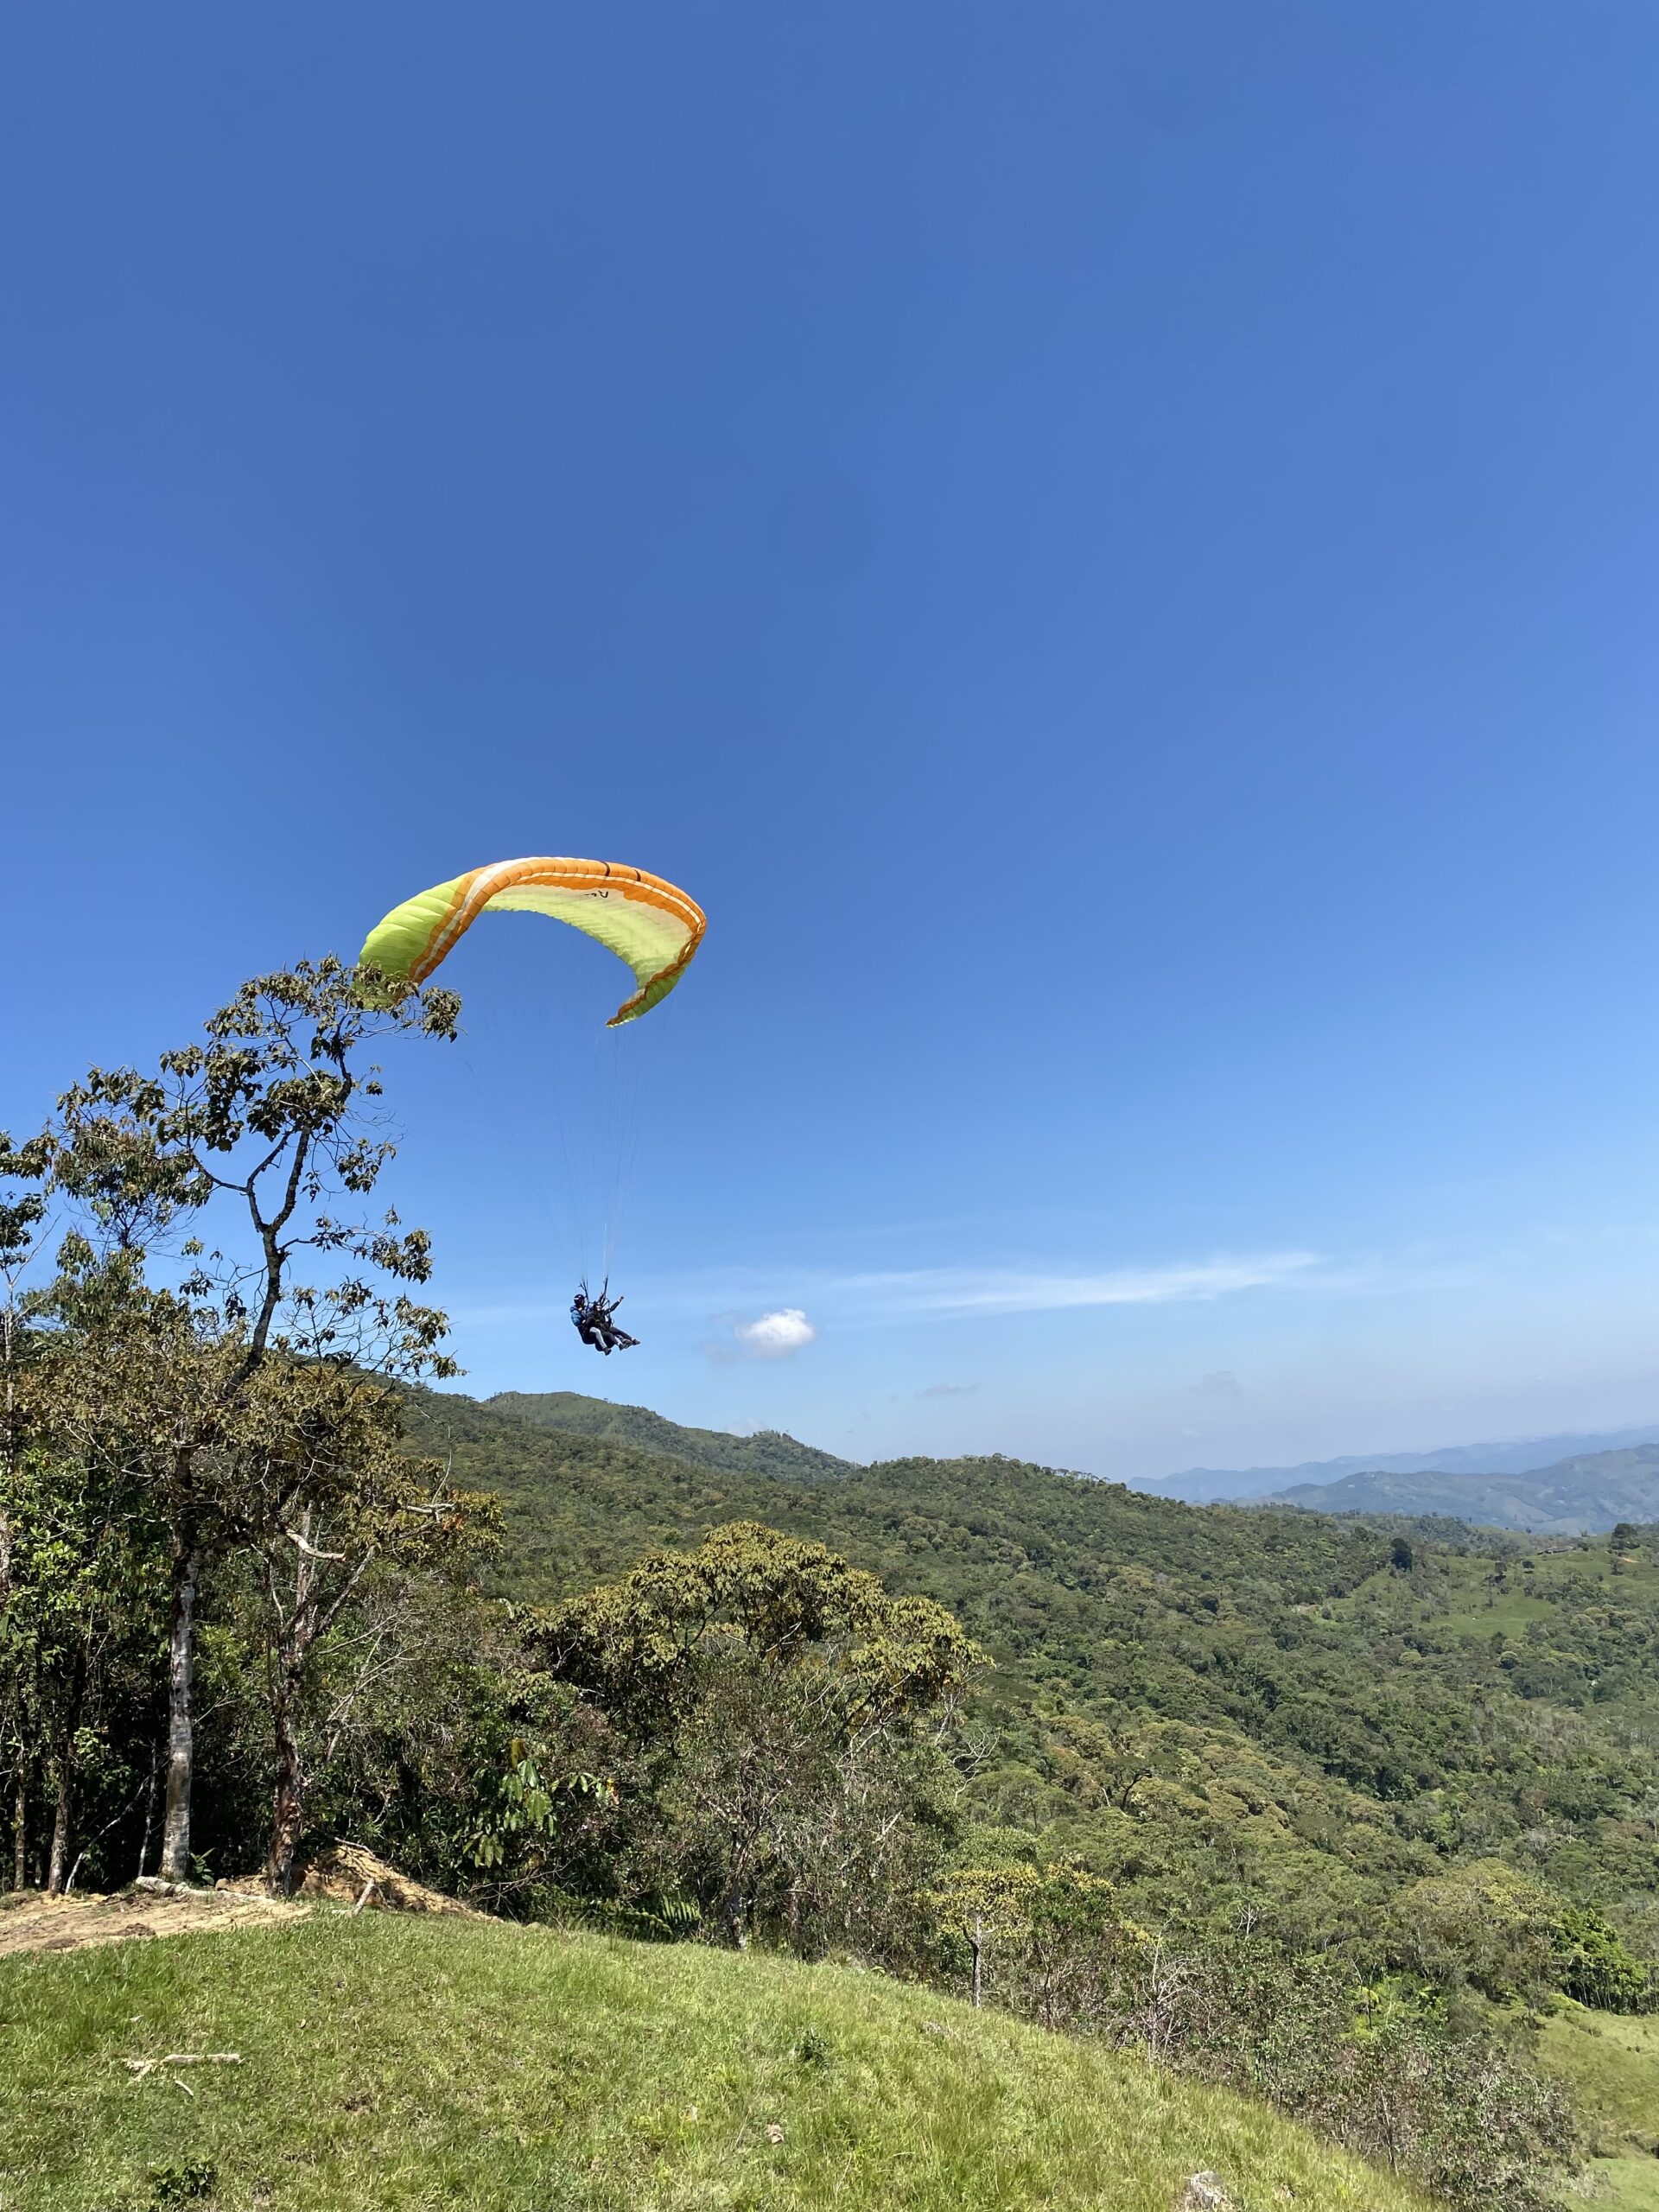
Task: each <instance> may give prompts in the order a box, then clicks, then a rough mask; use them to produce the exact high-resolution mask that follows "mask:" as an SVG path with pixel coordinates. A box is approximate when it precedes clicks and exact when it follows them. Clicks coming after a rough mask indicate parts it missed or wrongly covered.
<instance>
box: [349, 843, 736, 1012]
mask: <svg viewBox="0 0 1659 2212" xmlns="http://www.w3.org/2000/svg"><path fill="white" fill-rule="evenodd" d="M485 913H530V914H546V915H548V916H549V917H550V918H551V919H552V920H554V921H557V922H569V925H570V926H571V927H572V929H578V930H581V931H582V932H583V933H584V935H586V936H588V937H591V938H595V939H596V940H597V941H598V942H599V943H600V944H602V945H604V946H606V947H607V949H608V950H610V951H612V952H613V953H615V955H616V957H617V958H618V959H619V960H621V961H624V962H626V964H627V966H628V967H629V968H631V969H632V971H633V978H634V981H635V982H636V983H638V985H639V989H638V990H637V991H635V993H634V994H633V996H632V998H630V999H628V1000H626V1001H624V1003H623V1004H622V1005H621V1006H620V1007H618V1008H617V1010H616V1012H615V1013H614V1014H613V1015H612V1016H611V1019H610V1022H609V1025H608V1026H609V1027H611V1028H613V1029H614V1028H615V1027H617V1026H618V1024H619V1023H620V1022H624V1021H634V1020H638V1019H639V1016H640V1015H641V1014H648V1013H649V1012H650V1011H651V1009H652V1007H654V1006H658V1005H660V1004H661V1003H662V1001H663V1000H664V999H665V998H666V997H667V996H668V995H669V993H670V992H671V990H672V989H673V988H674V986H675V984H676V983H677V982H679V980H680V978H681V976H683V975H684V973H685V971H686V969H687V968H688V967H689V966H690V961H691V957H692V955H693V954H694V953H695V952H696V949H697V947H698V945H699V944H702V933H703V931H704V930H705V929H706V928H707V926H708V924H707V922H706V920H705V918H704V916H703V912H702V907H701V906H698V905H697V903H696V899H691V898H689V897H688V896H687V894H686V893H684V892H683V891H681V890H679V889H678V888H677V887H676V886H675V885H673V884H671V883H665V882H664V880H663V879H662V877H661V876H659V875H647V874H646V873H645V870H644V869H643V868H618V867H616V866H614V865H613V863H612V862H610V861H577V860H527V861H492V862H491V863H490V865H489V866H488V867H486V868H471V869H469V870H468V871H467V874H465V875H458V876H456V877H455V878H454V880H453V881H451V882H448V883H435V884H434V885H433V887H432V888H431V889H430V890H429V891H422V892H418V893H416V896H415V897H414V898H413V899H405V900H404V903H403V905H402V906H394V907H393V908H392V910H391V913H389V914H388V915H387V916H386V918H385V920H384V921H382V922H380V923H378V925H376V927H375V928H374V929H372V930H371V931H370V932H369V936H368V939H367V941H366V943H365V944H364V947H363V951H362V955H361V957H362V958H363V959H364V960H365V961H370V962H372V963H373V964H374V966H375V967H377V968H378V969H380V970H381V971H382V972H383V973H384V974H385V975H388V976H396V977H397V978H398V980H399V981H401V982H410V983H423V982H425V981H426V979H427V977H428V976H430V975H431V974H432V973H433V972H434V970H435V969H436V968H437V967H438V966H439V965H440V963H442V961H443V959H444V958H445V957H446V956H447V955H448V953H449V952H451V951H452V950H454V946H455V945H456V944H458V943H459V942H460V940H461V938H462V937H464V936H465V935H466V933H467V931H468V930H469V929H470V928H471V927H472V925H473V924H474V922H475V921H476V920H477V919H478V918H479V916H480V914H485Z"/></svg>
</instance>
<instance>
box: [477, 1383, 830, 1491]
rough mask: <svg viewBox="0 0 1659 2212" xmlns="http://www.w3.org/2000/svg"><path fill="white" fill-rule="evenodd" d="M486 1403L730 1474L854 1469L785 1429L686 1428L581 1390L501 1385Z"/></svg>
mask: <svg viewBox="0 0 1659 2212" xmlns="http://www.w3.org/2000/svg"><path fill="white" fill-rule="evenodd" d="M485 1403H486V1405H488V1406H489V1407H490V1408H491V1409H492V1411H493V1412H495V1413H499V1414H511V1415H512V1418H513V1419H514V1420H515V1421H527V1422H529V1424H530V1425H531V1427H532V1428H558V1429H563V1430H565V1431H566V1432H567V1433H569V1434H570V1435H573V1436H592V1437H597V1438H599V1439H600V1440H601V1441H603V1442H606V1443H610V1444H626V1445H630V1446H632V1448H633V1449H634V1450H635V1451H639V1452H657V1453H658V1454H660V1455H661V1456H662V1457H663V1458H664V1459H685V1460H689V1461H690V1464H691V1465H693V1466H694V1467H715V1468H718V1469H719V1470H720V1471H721V1472H723V1473H726V1474H740V1475H776V1476H779V1477H780V1478H782V1479H783V1480H784V1481H785V1482H826V1481H831V1480H834V1479H835V1478H836V1477H838V1476H841V1475H847V1474H850V1473H851V1472H852V1471H853V1467H852V1462H851V1460H849V1459H836V1457H835V1455H834V1454H833V1453H832V1452H820V1451H819V1450H818V1449H817V1446H814V1445H810V1444H799V1443H797V1441H796V1440H795V1439H794V1438H793V1437H792V1436H785V1434H784V1433H783V1431H782V1430H781V1429H775V1428H763V1429H758V1430H756V1432H755V1433H754V1434H753V1435H752V1436H734V1435H732V1434H730V1433H728V1431H727V1430H725V1429H721V1428H682V1427H680V1425H679V1423H678V1422H677V1421H664V1418H663V1416H662V1414H654V1413H652V1412H651V1411H649V1409H648V1408H645V1407H644V1406H620V1405H615V1404H613V1402H612V1401H611V1400H610V1399H608V1398H585V1397H583V1396H582V1394H581V1393H580V1392H579V1391H576V1390H537V1391H527V1390H501V1391H499V1392H498V1393H497V1394H496V1395H495V1396H494V1397H493V1398H489V1399H486V1401H485Z"/></svg>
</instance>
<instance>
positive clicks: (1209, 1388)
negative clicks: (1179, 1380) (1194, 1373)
mask: <svg viewBox="0 0 1659 2212" xmlns="http://www.w3.org/2000/svg"><path fill="white" fill-rule="evenodd" d="M1186 1387H1187V1389H1188V1391H1189V1393H1190V1394H1191V1395H1192V1396H1193V1397H1195V1398H1242V1397H1243V1395H1244V1386H1243V1383H1241V1382H1240V1381H1239V1379H1238V1377H1237V1376H1236V1375H1235V1374H1234V1373H1233V1370H1232V1369H1231V1368H1230V1367H1213V1368H1211V1370H1210V1372H1209V1374H1208V1375H1200V1376H1199V1377H1198V1381H1197V1382H1196V1383H1188V1384H1187V1386H1186Z"/></svg>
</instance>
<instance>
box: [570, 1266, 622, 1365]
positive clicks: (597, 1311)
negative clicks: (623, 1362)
mask: <svg viewBox="0 0 1659 2212" xmlns="http://www.w3.org/2000/svg"><path fill="white" fill-rule="evenodd" d="M609 1288H610V1286H609V1284H608V1283H607V1284H605V1285H604V1286H602V1287H601V1290H600V1294H599V1295H598V1297H597V1298H590V1297H589V1296H588V1286H587V1284H586V1283H585V1282H584V1283H580V1284H578V1286H577V1288H576V1294H575V1297H574V1298H573V1299H572V1300H571V1301H570V1319H572V1321H574V1322H575V1327H576V1334H577V1335H578V1336H579V1337H580V1338H582V1342H583V1344H591V1345H592V1346H593V1348H594V1351H602V1352H603V1353H604V1355H605V1357H606V1358H607V1359H608V1358H609V1357H610V1356H611V1354H612V1353H613V1351H627V1349H628V1347H629V1345H630V1344H638V1343H639V1338H638V1337H631V1336H630V1335H629V1334H628V1332H627V1331H626V1329H619V1328H618V1327H617V1325H616V1319H615V1315H616V1309H617V1307H618V1306H620V1304H621V1303H622V1300H620V1298H612V1297H610V1296H608V1295H607V1293H608V1291H609Z"/></svg>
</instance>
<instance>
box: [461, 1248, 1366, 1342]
mask: <svg viewBox="0 0 1659 2212" xmlns="http://www.w3.org/2000/svg"><path fill="white" fill-rule="evenodd" d="M1296 1283H1301V1284H1305V1285H1306V1286H1307V1287H1310V1288H1311V1287H1313V1286H1314V1285H1315V1284H1317V1285H1318V1286H1319V1287H1321V1288H1325V1289H1336V1288H1348V1289H1357V1288H1360V1287H1372V1286H1373V1284H1374V1278H1373V1276H1372V1275H1371V1273H1370V1269H1369V1268H1364V1267H1362V1268H1352V1267H1350V1268H1346V1269H1332V1268H1331V1267H1330V1266H1328V1265H1327V1264H1325V1263H1324V1262H1321V1260H1320V1257H1319V1255H1318V1254H1317V1253H1314V1252H1303V1251H1289V1252H1255V1253H1223V1254H1218V1255H1215V1256H1213V1257H1211V1258H1210V1259H1207V1260H1194V1261H1178V1262H1169V1263H1167V1264H1165V1265H1161V1266H1154V1267H1142V1268H1103V1269H1096V1270H1093V1271H1090V1272H1089V1273H1086V1274H1077V1273H1071V1274H1066V1273H1060V1272H1058V1271H1049V1270H1042V1271H1039V1270H1037V1269H1025V1268H887V1269H879V1270H878V1269H872V1270H868V1271H866V1272H864V1273H860V1274H840V1273H833V1272H830V1271H829V1270H823V1271H815V1270H812V1269H810V1268H804V1269H800V1270H798V1271H796V1272H791V1273H785V1272H784V1271H783V1270H781V1269H777V1270H774V1269H766V1270H765V1271H764V1272H763V1271H762V1270H760V1269H758V1268H756V1269H749V1270H745V1271H743V1272H741V1274H740V1273H733V1274H720V1275H712V1274H710V1275H704V1276H702V1277H701V1278H699V1277H696V1276H692V1277H686V1276H682V1277H680V1278H679V1279H678V1280H677V1281H675V1280H672V1279H668V1280H663V1279H659V1280H658V1281H656V1282H655V1283H642V1284H639V1286H637V1288H638V1292H639V1295H638V1298H637V1300H636V1301H635V1304H636V1307H637V1310H638V1311H639V1313H641V1314H642V1315H643V1314H645V1313H647V1312H649V1311H652V1310H655V1311H657V1312H662V1311H664V1310H669V1309H673V1308H678V1309H679V1310H680V1311H682V1312H684V1311H686V1310H688V1309H690V1310H693V1311H695V1310H696V1309H697V1308H699V1307H701V1309H702V1312H703V1313H706V1314H709V1316H710V1317H711V1320H712V1323H713V1325H714V1326H715V1329H717V1330H718V1332H720V1333H719V1338H718V1340H717V1344H706V1345H705V1346H704V1347H703V1349H704V1350H705V1351H709V1354H710V1356H711V1357H725V1358H728V1359H731V1358H747V1359H753V1358H757V1357H759V1358H778V1357H782V1356H784V1355H785V1354H787V1353H790V1352H792V1351H799V1350H800V1349H801V1348H802V1347H803V1346H804V1345H805V1344H810V1343H811V1342H812V1341H813V1339H814V1338H816V1337H817V1333H818V1331H817V1324H816V1323H814V1322H813V1321H810V1320H809V1319H807V1314H806V1311H805V1308H804V1306H802V1305H800V1304H797V1303H792V1302H791V1303H788V1304H785V1302H784V1301H785V1300H789V1299H791V1297H792V1299H794V1300H801V1299H804V1300H808V1301H809V1302H810V1305H811V1306H812V1307H813V1308H814V1309H815V1311H817V1312H819V1313H823V1314H825V1315H827V1316H829V1318H830V1319H833V1321H834V1323H835V1325H836V1329H837V1330H838V1331H839V1330H842V1329H847V1328H858V1327H861V1326H866V1327H885V1326H887V1325H893V1324H895V1323H902V1322H906V1321H928V1320H931V1321H938V1320H974V1319H993V1318H995V1316H997V1315H999V1314H1010V1313H1064V1312H1067V1311H1073V1310H1076V1309H1078V1308H1083V1307H1089V1306H1166V1305H1170V1304H1172V1303H1175V1302H1178V1301H1192V1300H1204V1299H1212V1298H1227V1297H1231V1296H1233V1295H1235V1294H1237V1293H1239V1292H1242V1291H1251V1290H1266V1289H1271V1288H1274V1287H1276V1286H1279V1285H1285V1284H1296ZM772 1301H776V1302H775V1303H773V1302H772ZM756 1306H760V1307H761V1309H762V1310H761V1312H760V1313H759V1314H758V1315H756V1314H755V1313H754V1309H755V1307H756ZM562 1315H563V1307H562V1306H544V1305H541V1304H539V1303H537V1304H524V1305H506V1304H503V1305H493V1306H473V1307H471V1308H465V1307H463V1308H462V1309H461V1311H460V1312H459V1313H456V1315H455V1319H457V1320H458V1321H466V1322H468V1323H470V1324H471V1325H474V1326H475V1327H476V1326H480V1325H490V1324H492V1323H493V1324H503V1323H512V1322H521V1321H539V1320H543V1319H556V1318H558V1317H561V1316H562ZM747 1315H754V1318H753V1319H748V1318H747Z"/></svg>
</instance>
